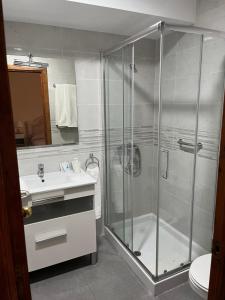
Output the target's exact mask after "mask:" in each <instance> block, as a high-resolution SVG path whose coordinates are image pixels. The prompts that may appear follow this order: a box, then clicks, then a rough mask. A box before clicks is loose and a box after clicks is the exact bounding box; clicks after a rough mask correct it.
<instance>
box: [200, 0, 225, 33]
mask: <svg viewBox="0 0 225 300" xmlns="http://www.w3.org/2000/svg"><path fill="white" fill-rule="evenodd" d="M196 25H197V26H202V27H207V28H211V29H216V30H222V31H225V0H216V1H215V0H198V1H197V16H196Z"/></svg>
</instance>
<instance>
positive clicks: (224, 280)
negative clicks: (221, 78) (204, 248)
mask: <svg viewBox="0 0 225 300" xmlns="http://www.w3.org/2000/svg"><path fill="white" fill-rule="evenodd" d="M224 101H225V97H224ZM208 299H209V300H224V299H225V105H224V109H223V120H222V132H221V142H220V158H219V172H218V183H217V196H216V211H215V223H214V236H213V245H212V265H211V274H210V284H209V296H208Z"/></svg>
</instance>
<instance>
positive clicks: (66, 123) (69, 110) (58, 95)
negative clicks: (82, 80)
mask: <svg viewBox="0 0 225 300" xmlns="http://www.w3.org/2000/svg"><path fill="white" fill-rule="evenodd" d="M55 121H56V126H58V127H59V128H64V127H78V125H77V99H76V86H75V85H74V84H56V88H55Z"/></svg>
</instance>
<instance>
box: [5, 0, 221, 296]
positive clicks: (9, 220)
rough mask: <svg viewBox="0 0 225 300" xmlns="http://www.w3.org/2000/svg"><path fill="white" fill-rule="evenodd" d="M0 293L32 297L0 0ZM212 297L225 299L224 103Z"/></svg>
mask: <svg viewBox="0 0 225 300" xmlns="http://www.w3.org/2000/svg"><path fill="white" fill-rule="evenodd" d="M0 51H1V52H0V79H1V80H0V141H1V142H0V293H1V299H4V300H31V293H30V286H29V276H28V267H27V258H26V247H25V236H24V226H23V218H22V213H21V209H22V204H21V199H20V187H19V174H18V165H17V155H16V143H15V138H14V126H13V116H12V107H11V98H10V88H9V80H8V68H7V62H6V49H5V36H4V25H3V14H2V1H1V0H0ZM212 253H213V255H212V267H211V276H210V286H209V298H208V299H209V300H223V299H225V284H224V282H225V106H224V111H223V119H222V132H221V146H220V158H219V172H218V184H217V197H216V212H215V226H214V237H213V251H212Z"/></svg>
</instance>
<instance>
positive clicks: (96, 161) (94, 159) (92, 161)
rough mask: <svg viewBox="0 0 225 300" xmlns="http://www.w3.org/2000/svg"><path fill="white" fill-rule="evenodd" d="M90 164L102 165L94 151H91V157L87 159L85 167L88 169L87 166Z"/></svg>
mask: <svg viewBox="0 0 225 300" xmlns="http://www.w3.org/2000/svg"><path fill="white" fill-rule="evenodd" d="M90 165H97V166H98V167H100V164H99V159H98V158H97V157H95V156H94V154H93V153H90V156H89V158H88V159H87V160H86V162H85V169H86V170H87V167H88V166H90Z"/></svg>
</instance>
